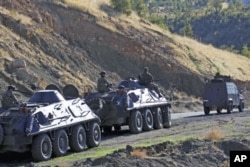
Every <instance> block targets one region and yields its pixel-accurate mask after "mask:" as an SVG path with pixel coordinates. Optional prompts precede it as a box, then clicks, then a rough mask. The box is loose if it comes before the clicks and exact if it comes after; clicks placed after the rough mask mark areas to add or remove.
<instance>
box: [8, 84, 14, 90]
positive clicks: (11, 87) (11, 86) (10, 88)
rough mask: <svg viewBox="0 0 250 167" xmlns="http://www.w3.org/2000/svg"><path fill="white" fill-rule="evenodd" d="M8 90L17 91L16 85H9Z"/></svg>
mask: <svg viewBox="0 0 250 167" xmlns="http://www.w3.org/2000/svg"><path fill="white" fill-rule="evenodd" d="M8 90H16V87H15V86H14V85H9V86H8Z"/></svg>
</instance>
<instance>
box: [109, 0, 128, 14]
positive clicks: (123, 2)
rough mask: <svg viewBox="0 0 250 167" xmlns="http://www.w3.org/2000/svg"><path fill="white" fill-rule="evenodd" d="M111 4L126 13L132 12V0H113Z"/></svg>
mask: <svg viewBox="0 0 250 167" xmlns="http://www.w3.org/2000/svg"><path fill="white" fill-rule="evenodd" d="M111 4H112V6H113V7H114V9H115V10H117V11H118V12H121V13H124V14H126V15H130V14H131V11H132V10H131V1H130V0H111Z"/></svg>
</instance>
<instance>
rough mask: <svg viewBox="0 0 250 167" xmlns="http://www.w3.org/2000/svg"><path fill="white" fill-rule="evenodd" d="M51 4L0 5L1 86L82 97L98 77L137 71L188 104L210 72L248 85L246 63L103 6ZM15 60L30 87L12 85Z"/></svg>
mask: <svg viewBox="0 0 250 167" xmlns="http://www.w3.org/2000/svg"><path fill="white" fill-rule="evenodd" d="M55 2H56V1H55ZM55 2H54V1H45V0H39V1H36V0H23V1H21V2H20V1H18V0H12V1H10V0H5V1H0V5H1V6H0V8H1V10H0V11H1V12H0V24H1V26H0V35H1V37H0V58H1V61H0V68H1V72H0V76H1V78H2V79H1V80H2V82H3V84H2V85H3V86H6V85H7V84H9V83H14V84H17V85H19V87H22V88H25V89H28V87H27V84H30V83H31V82H35V83H37V84H38V85H39V86H40V87H44V86H45V85H46V84H49V83H55V84H57V85H59V86H64V85H65V84H68V83H71V84H74V85H76V86H77V87H78V88H79V89H80V92H83V91H84V88H85V86H86V85H89V86H90V87H91V89H92V90H93V89H95V81H96V80H97V78H98V73H99V71H101V70H105V71H107V73H108V79H109V80H111V81H112V82H114V83H117V82H119V80H121V79H122V78H126V77H131V76H133V77H137V75H138V73H140V72H141V71H142V69H143V67H144V66H149V67H150V69H151V72H152V74H154V76H155V78H156V79H157V78H160V79H161V80H160V81H159V84H160V85H161V88H162V90H165V92H166V90H167V89H168V88H169V87H170V85H171V84H175V85H176V86H177V89H178V90H180V91H184V92H186V93H188V94H192V95H195V96H201V94H202V88H203V79H204V77H207V78H211V77H212V76H213V75H214V74H215V73H216V72H221V73H222V74H226V75H231V76H232V77H233V78H234V79H236V80H240V81H244V82H245V81H249V80H250V77H249V76H250V75H249V73H250V62H249V60H248V59H246V58H245V57H242V56H240V55H235V54H232V53H228V52H224V51H221V50H218V49H215V48H213V47H211V46H206V45H202V44H200V43H198V42H196V41H193V40H190V39H186V38H182V37H179V36H176V35H173V34H170V33H169V32H166V31H164V30H162V29H160V28H159V27H157V26H155V25H153V24H151V23H149V22H147V21H145V20H142V19H140V18H138V17H137V16H135V15H132V16H129V17H127V16H123V15H120V14H119V13H116V12H114V11H113V10H112V8H111V7H110V6H109V5H108V3H107V2H108V1H106V0H103V1H101V3H100V1H86V2H85V1H84V2H78V1H77V0H65V4H63V3H55ZM17 58H21V59H24V60H25V61H26V63H27V66H26V67H25V69H26V71H27V72H28V73H29V74H30V75H31V74H32V76H34V77H31V78H32V79H26V80H20V78H19V79H18V76H17V73H16V72H17V70H18V69H13V61H14V60H15V59H17ZM1 80H0V81H1Z"/></svg>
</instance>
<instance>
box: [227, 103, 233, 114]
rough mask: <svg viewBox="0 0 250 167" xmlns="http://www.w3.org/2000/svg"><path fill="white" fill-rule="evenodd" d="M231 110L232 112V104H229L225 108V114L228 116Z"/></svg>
mask: <svg viewBox="0 0 250 167" xmlns="http://www.w3.org/2000/svg"><path fill="white" fill-rule="evenodd" d="M232 110H233V104H232V102H229V103H228V106H227V113H229V114H230V113H231V112H232Z"/></svg>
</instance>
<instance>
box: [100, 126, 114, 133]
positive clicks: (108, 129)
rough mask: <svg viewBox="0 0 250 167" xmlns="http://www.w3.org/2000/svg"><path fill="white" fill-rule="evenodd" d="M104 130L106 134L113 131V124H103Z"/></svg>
mask: <svg viewBox="0 0 250 167" xmlns="http://www.w3.org/2000/svg"><path fill="white" fill-rule="evenodd" d="M102 128H103V132H104V133H106V134H110V133H112V126H103V127H102Z"/></svg>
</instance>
